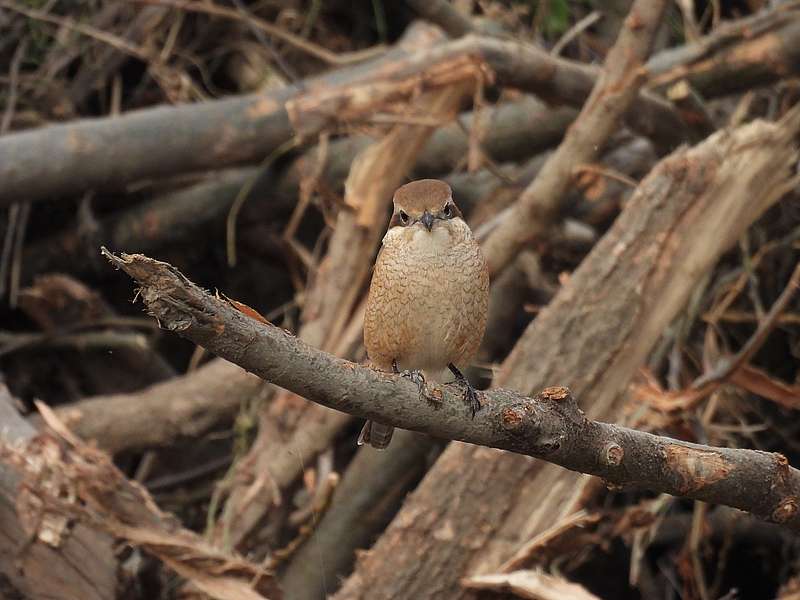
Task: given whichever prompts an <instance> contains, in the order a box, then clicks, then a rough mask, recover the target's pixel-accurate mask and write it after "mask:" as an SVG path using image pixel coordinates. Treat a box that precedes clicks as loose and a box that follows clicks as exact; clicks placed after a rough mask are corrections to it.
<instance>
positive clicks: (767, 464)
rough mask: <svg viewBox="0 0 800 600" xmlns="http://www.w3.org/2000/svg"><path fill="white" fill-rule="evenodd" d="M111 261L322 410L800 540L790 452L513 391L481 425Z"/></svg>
mask: <svg viewBox="0 0 800 600" xmlns="http://www.w3.org/2000/svg"><path fill="white" fill-rule="evenodd" d="M103 253H104V254H105V255H106V257H107V258H108V259H109V260H110V261H111V263H112V264H113V265H115V266H116V267H118V268H120V269H122V270H123V271H125V272H126V273H128V274H129V275H130V276H131V277H133V278H134V279H135V280H136V281H137V282H138V284H139V286H140V290H139V294H140V296H141V298H142V299H143V301H144V303H145V306H146V307H147V310H148V312H149V313H150V314H152V315H153V316H154V317H156V318H157V319H158V321H159V323H160V324H161V326H162V327H163V328H165V329H167V330H171V331H175V332H176V333H179V334H180V335H181V336H183V337H185V338H187V339H189V340H192V341H193V342H195V343H197V344H199V345H202V346H203V347H205V348H207V349H208V350H210V351H211V352H214V353H215V354H217V355H219V356H221V357H223V358H225V359H227V360H229V361H231V362H233V363H236V364H238V365H239V366H241V367H242V368H244V369H246V370H247V371H250V372H252V373H254V374H256V375H258V376H259V377H262V378H264V379H266V380H268V381H271V382H273V383H275V384H276V385H279V386H281V387H285V388H286V389H289V390H291V391H293V392H295V393H296V394H300V395H302V396H304V397H306V398H309V399H311V400H313V401H315V402H318V403H319V404H322V405H323V406H327V407H329V408H334V409H336V410H341V411H343V412H347V413H349V414H352V415H354V416H357V417H362V418H367V419H376V420H380V421H381V422H384V423H390V424H392V425H395V426H397V427H402V428H404V429H411V430H414V431H419V432H422V433H427V434H429V435H432V436H435V437H440V438H446V439H454V440H461V441H465V442H470V443H472V444H479V445H483V446H489V447H492V448H501V449H504V450H510V451H512V452H516V453H520V454H526V455H529V456H534V457H537V458H542V459H544V460H546V461H548V462H552V463H555V464H558V465H561V466H563V467H565V468H568V469H570V470H573V471H579V472H583V473H590V474H592V475H596V476H599V477H602V478H603V479H605V480H606V481H608V482H610V483H614V484H616V485H628V486H637V487H643V488H645V489H649V490H652V491H656V492H665V493H668V494H673V495H677V496H685V497H688V498H694V499H698V500H703V501H706V502H713V503H717V504H725V505H727V506H733V507H735V508H739V509H741V510H745V511H747V512H750V513H752V514H754V515H756V516H758V517H760V518H762V519H765V520H767V521H771V522H774V523H780V524H783V525H785V526H787V527H789V528H791V529H793V530H796V531H800V514H798V504H799V503H800V471H798V470H797V469H795V468H793V467H791V466H790V465H789V464H788V461H787V460H786V458H785V457H783V456H781V455H779V454H770V453H765V452H758V451H753V450H742V449H737V448H715V447H710V446H703V445H700V444H691V443H688V442H681V441H678V440H674V439H671V438H667V437H662V436H656V435H653V434H650V433H645V432H641V431H636V430H632V429H627V428H625V427H621V426H618V425H613V424H608V423H601V422H597V421H592V420H590V419H587V418H586V417H585V415H584V414H583V413H582V412H581V411H580V410H579V409H578V407H577V404H576V402H575V399H574V398H573V397H572V394H571V393H570V391H569V390H568V389H566V388H562V387H554V388H547V389H545V390H543V391H542V392H541V393H539V394H537V395H536V397H535V398H529V397H525V396H523V395H522V394H519V393H517V392H514V391H513V390H506V389H498V390H492V391H489V392H486V393H484V394H482V396H483V398H482V408H481V410H480V411H479V412H478V413H477V415H476V416H475V418H474V419H472V418H470V415H469V410H468V407H467V406H465V405H464V403H463V402H462V400H461V394H460V392H461V390H460V389H459V388H458V386H456V385H444V386H441V387H433V388H431V389H429V396H430V397H429V398H428V399H426V398H422V397H421V396H420V394H419V392H418V391H417V387H416V385H415V384H414V383H413V382H411V381H409V380H407V379H405V378H403V377H400V376H396V375H393V374H389V373H382V372H379V371H375V370H373V369H369V368H366V367H362V366H359V365H357V364H355V363H352V362H350V361H346V360H343V359H340V358H336V357H334V356H332V355H330V354H328V353H326V352H322V351H320V350H316V349H315V348H312V347H311V346H308V345H307V344H305V343H304V342H302V341H300V340H298V339H297V338H295V337H294V336H292V335H291V334H289V333H288V332H286V331H284V330H282V329H280V328H278V327H275V326H273V325H269V324H263V323H260V322H258V321H256V320H254V319H252V318H250V317H248V316H246V315H244V314H243V313H240V312H239V311H238V310H236V309H235V308H233V306H231V305H230V304H228V303H227V302H225V301H223V300H220V299H218V298H215V297H213V296H211V295H209V294H207V293H206V292H204V291H203V290H201V289H200V288H199V287H197V286H196V285H194V284H193V283H192V282H190V281H189V280H188V279H187V278H186V277H185V276H184V275H182V274H181V273H180V272H179V271H177V270H176V269H175V268H174V267H172V266H171V265H168V264H167V263H163V262H159V261H156V260H153V259H151V258H148V257H146V256H143V255H139V254H134V255H128V254H123V255H121V256H116V255H114V254H112V253H111V252H109V251H107V250H105V249H103Z"/></svg>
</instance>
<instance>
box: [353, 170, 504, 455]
mask: <svg viewBox="0 0 800 600" xmlns="http://www.w3.org/2000/svg"><path fill="white" fill-rule="evenodd" d="M488 305H489V270H488V268H487V266H486V260H485V259H484V257H483V254H482V253H481V249H480V246H479V245H478V243H477V242H476V241H475V239H474V238H473V237H472V231H471V230H470V228H469V226H468V225H467V224H466V223H465V222H464V219H463V218H462V216H461V211H459V210H458V207H456V205H455V203H454V202H453V194H452V191H451V189H450V186H448V185H447V184H446V183H444V182H443V181H438V180H435V179H422V180H420V181H412V182H411V183H407V184H406V185H404V186H402V187H401V188H399V189H398V190H397V191H396V192H395V194H394V213H393V215H392V219H391V221H390V222H389V229H388V231H387V232H386V235H385V236H384V238H383V247H382V248H381V251H380V253H379V254H378V258H377V260H376V261H375V270H374V272H373V274H372V283H371V284H370V288H369V296H368V298H367V307H366V313H365V315H364V345H365V346H366V348H367V354H368V355H369V358H370V360H371V362H372V364H373V365H374V366H375V367H377V368H379V369H381V370H385V371H388V370H390V369H391V370H392V371H393V372H395V373H400V372H401V371H402V372H403V374H404V375H406V376H409V377H411V378H412V380H414V381H415V382H416V383H417V385H418V386H419V387H420V393H422V394H423V395H424V382H425V380H426V379H427V380H429V381H436V382H444V380H445V378H446V377H447V373H448V371H449V372H450V373H452V374H453V375H454V376H455V378H456V380H457V381H458V382H459V383H461V384H462V385H464V386H465V391H464V399H465V401H467V402H468V403H469V406H470V408H471V409H472V414H473V416H474V415H475V412H476V411H477V410H478V409H479V408H480V403H479V401H478V397H477V393H476V392H475V390H474V389H473V387H472V386H471V385H470V384H469V382H468V381H467V380H466V379H465V378H464V376H463V375H462V374H461V371H460V370H459V369H460V368H461V369H463V368H465V367H467V366H468V365H469V362H470V361H471V360H472V358H473V357H474V356H475V354H476V353H477V351H478V347H479V346H480V343H481V340H482V339H483V333H484V329H485V328H486V314H487V310H488ZM393 429H394V428H393V427H391V426H388V425H383V424H381V423H375V422H372V421H367V423H366V424H365V425H364V428H363V429H362V431H361V435H360V436H359V439H358V443H359V445H361V444H364V443H368V444H370V445H371V446H373V447H374V448H379V449H382V448H386V447H387V446H388V445H389V442H390V441H391V439H392V432H393Z"/></svg>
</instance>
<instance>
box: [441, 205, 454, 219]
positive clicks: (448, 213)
mask: <svg viewBox="0 0 800 600" xmlns="http://www.w3.org/2000/svg"><path fill="white" fill-rule="evenodd" d="M442 212H443V213H444V216H445V217H447V218H448V219H449V218H450V217H452V216H453V205H452V204H445V205H444V210H443V211H442Z"/></svg>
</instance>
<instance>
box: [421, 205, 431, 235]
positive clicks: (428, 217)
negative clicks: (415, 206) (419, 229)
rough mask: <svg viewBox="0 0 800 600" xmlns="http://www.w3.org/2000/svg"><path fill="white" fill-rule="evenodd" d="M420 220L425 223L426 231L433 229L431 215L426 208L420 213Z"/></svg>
mask: <svg viewBox="0 0 800 600" xmlns="http://www.w3.org/2000/svg"><path fill="white" fill-rule="evenodd" d="M420 221H422V224H423V225H425V228H426V229H427V230H428V231H430V230H431V229H433V215H432V214H431V213H429V212H428V211H427V210H426V211H425V212H424V213H422V217H421V218H420Z"/></svg>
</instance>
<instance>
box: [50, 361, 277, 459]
mask: <svg viewBox="0 0 800 600" xmlns="http://www.w3.org/2000/svg"><path fill="white" fill-rule="evenodd" d="M263 386H264V383H263V382H262V381H260V380H259V379H257V378H255V377H253V376H251V375H247V374H245V373H244V372H242V371H241V369H237V368H236V367H235V366H234V365H231V364H230V363H227V362H225V361H221V360H213V361H209V362H208V363H206V364H204V365H203V366H201V367H200V368H198V369H197V370H196V371H193V372H192V373H189V374H186V375H183V376H182V377H176V378H174V379H170V380H169V381H165V382H163V383H158V384H156V385H152V386H150V387H148V388H145V389H143V390H141V391H138V392H134V393H131V394H108V395H103V396H93V397H90V398H86V399H83V400H79V401H78V402H73V403H71V404H64V405H61V406H59V407H58V408H56V409H55V412H56V414H57V415H58V417H59V418H60V419H61V420H63V421H65V422H66V423H67V424H68V426H69V427H70V429H71V430H72V431H73V432H75V433H76V434H77V435H79V436H80V437H81V438H83V439H85V440H87V441H88V440H93V441H94V442H95V443H96V444H97V445H98V446H99V447H100V448H102V449H103V450H105V451H106V452H109V453H111V454H115V453H117V452H121V451H122V450H137V449H144V448H158V447H162V446H169V445H171V444H176V443H181V442H185V441H186V440H187V439H195V438H197V437H198V436H201V435H203V434H205V433H207V432H208V431H210V430H213V429H214V428H215V427H220V426H221V425H223V424H225V423H229V422H231V421H232V420H233V418H234V416H235V415H236V412H237V411H238V410H239V408H240V407H241V405H242V402H243V401H245V400H247V399H248V398H252V397H254V396H255V395H257V394H258V393H259V392H260V391H261V389H262V388H263Z"/></svg>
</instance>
